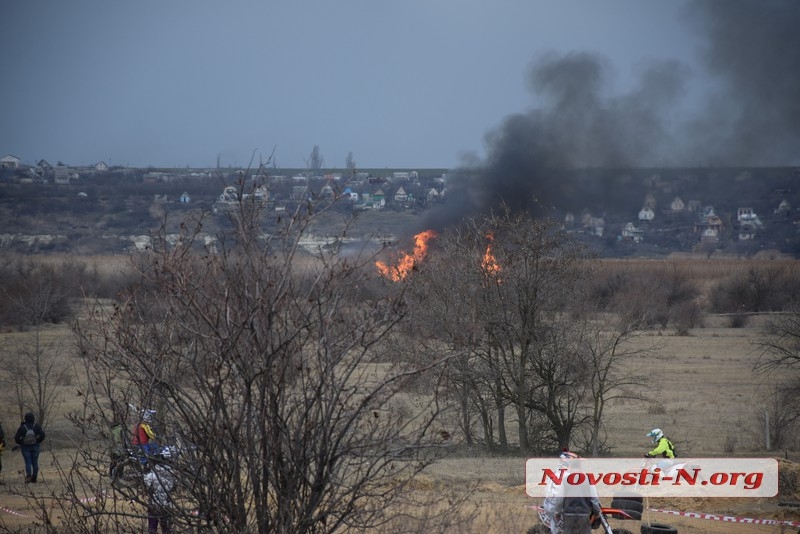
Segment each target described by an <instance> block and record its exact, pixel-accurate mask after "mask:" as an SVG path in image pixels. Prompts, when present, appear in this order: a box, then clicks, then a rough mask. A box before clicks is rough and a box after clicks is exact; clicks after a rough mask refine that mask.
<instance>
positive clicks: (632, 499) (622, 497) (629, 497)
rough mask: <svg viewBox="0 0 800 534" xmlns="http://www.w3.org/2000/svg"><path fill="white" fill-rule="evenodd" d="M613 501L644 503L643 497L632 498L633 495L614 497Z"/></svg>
mask: <svg viewBox="0 0 800 534" xmlns="http://www.w3.org/2000/svg"><path fill="white" fill-rule="evenodd" d="M614 499H615V500H616V499H625V500H626V501H633V502H638V503H644V497H639V496H633V495H624V496H622V495H620V496H619V497H614Z"/></svg>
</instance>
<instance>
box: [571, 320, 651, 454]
mask: <svg viewBox="0 0 800 534" xmlns="http://www.w3.org/2000/svg"><path fill="white" fill-rule="evenodd" d="M574 321H575V322H576V323H577V322H578V321H579V319H578V318H575V319H574ZM639 323H640V321H638V320H633V321H632V322H628V321H626V320H625V319H623V318H619V317H617V316H607V315H604V314H598V313H594V314H591V315H587V316H585V317H584V318H583V319H582V320H580V326H579V328H578V333H579V336H580V346H581V348H582V350H581V351H580V353H579V354H580V356H581V357H582V358H583V359H584V361H586V363H587V364H588V369H589V373H590V378H589V385H590V395H589V402H590V416H589V422H590V427H589V431H588V439H587V443H586V447H587V450H589V451H590V452H591V454H592V456H597V455H598V454H600V453H601V452H603V451H602V450H601V449H602V443H601V440H602V427H603V419H604V415H605V407H606V405H607V404H608V403H609V402H611V401H614V400H618V399H642V396H641V394H640V393H639V391H641V389H642V386H644V385H646V384H647V383H648V382H649V380H650V377H651V373H649V372H647V371H645V370H637V367H636V364H635V359H636V358H637V357H639V356H645V355H648V354H652V353H655V351H656V350H657V347H655V346H650V347H645V348H642V347H638V346H636V345H635V344H633V341H634V340H635V339H637V338H638V337H639V336H640V334H641V331H640V330H637V329H636V325H638V324H639Z"/></svg>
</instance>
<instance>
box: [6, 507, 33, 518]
mask: <svg viewBox="0 0 800 534" xmlns="http://www.w3.org/2000/svg"><path fill="white" fill-rule="evenodd" d="M0 510H2V511H3V512H5V513H7V514H11V515H15V516H17V517H33V516H32V515H25V514H21V513H19V512H17V511H15V510H12V509H10V508H6V507H5V506H0Z"/></svg>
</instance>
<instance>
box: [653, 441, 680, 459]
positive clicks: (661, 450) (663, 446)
mask: <svg viewBox="0 0 800 534" xmlns="http://www.w3.org/2000/svg"><path fill="white" fill-rule="evenodd" d="M673 449H674V447H673V446H672V442H671V441H670V440H668V439H667V438H666V437H662V438H661V439H660V440H658V445H656V448H655V449H653V450H652V451H650V452H648V453H647V456H649V457H651V458H654V457H656V456H659V455H661V456H663V457H664V458H675V453H674V452H673Z"/></svg>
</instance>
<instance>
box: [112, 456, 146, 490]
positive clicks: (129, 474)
mask: <svg viewBox="0 0 800 534" xmlns="http://www.w3.org/2000/svg"><path fill="white" fill-rule="evenodd" d="M143 474H144V473H143V466H142V463H141V462H140V461H139V459H138V458H126V459H124V460H122V461H121V462H119V463H118V464H117V465H116V467H115V468H114V484H116V485H118V486H122V487H125V488H132V487H133V486H136V485H137V484H139V482H141V480H142V476H143Z"/></svg>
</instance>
